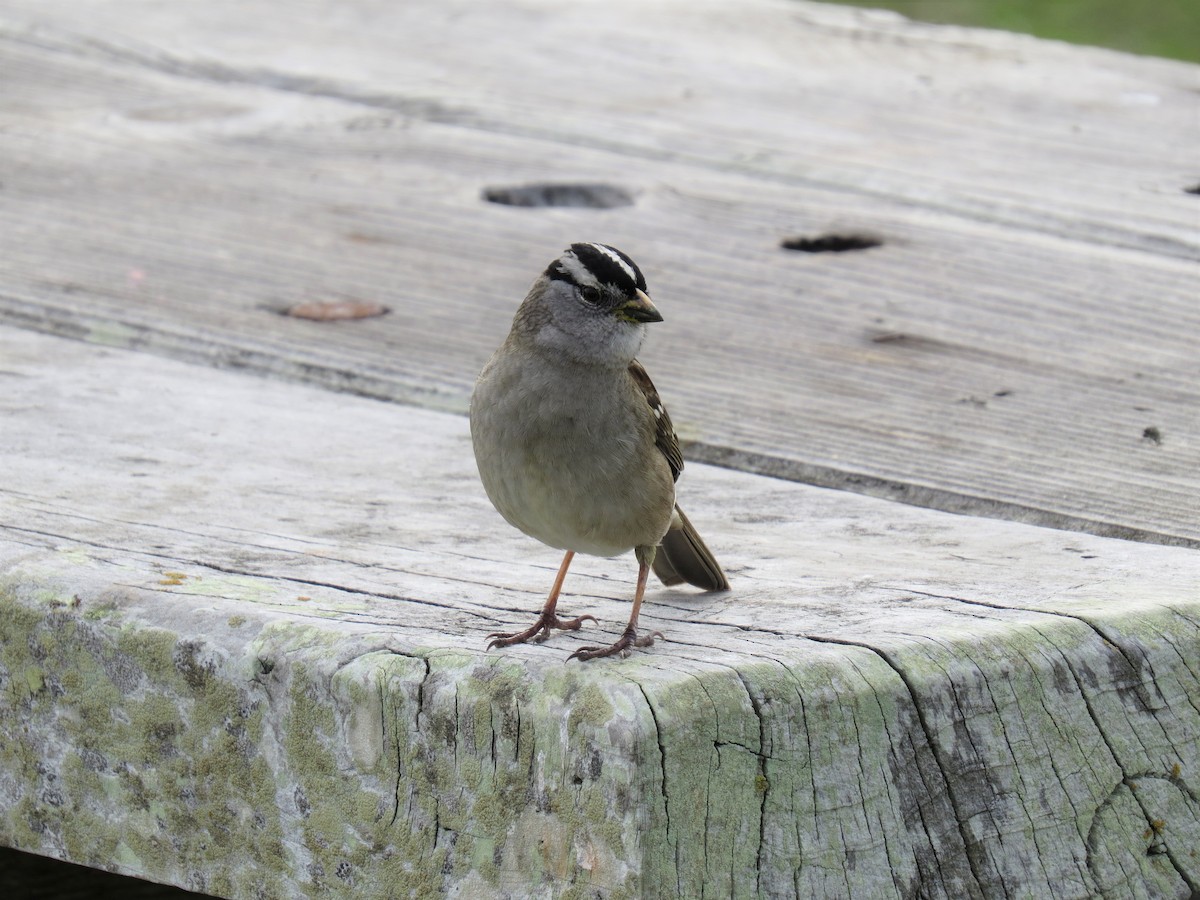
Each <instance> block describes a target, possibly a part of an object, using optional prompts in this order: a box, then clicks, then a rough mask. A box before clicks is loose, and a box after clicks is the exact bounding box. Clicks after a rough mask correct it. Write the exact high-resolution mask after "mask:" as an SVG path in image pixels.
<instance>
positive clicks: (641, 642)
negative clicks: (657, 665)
mask: <svg viewBox="0 0 1200 900" xmlns="http://www.w3.org/2000/svg"><path fill="white" fill-rule="evenodd" d="M656 637H658V638H662V639H663V640H664V641H665V640H666V636H665V635H663V633H662V632H661V631H652V632H650V633H649V634H645V635H642V636H641V637H639V636H638V633H637V629H634V628H626V629H625V633H624V634H622V635H621V637H620V638H618V640H617V642H616V643H615V644H613V645H612V646H611V647H580V648H579V649H578V650H576V651H575V652H574V653H572V654H571V655H570V656H568V657H567V662H570V661H571V660H573V659H577V660H579V661H580V662H587V661H588V660H589V659H600V658H602V657H605V656H617V655H620V656H628V655H629V648H630V647H649V646H651V645H653V644H654V639H655V638H656Z"/></svg>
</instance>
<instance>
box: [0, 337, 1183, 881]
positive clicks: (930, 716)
mask: <svg viewBox="0 0 1200 900" xmlns="http://www.w3.org/2000/svg"><path fill="white" fill-rule="evenodd" d="M0 353H2V354H3V356H2V358H3V359H4V360H5V367H4V371H3V373H0V385H2V386H3V390H0V416H2V417H3V421H4V422H5V423H6V427H5V429H4V431H3V432H2V433H0V471H2V472H4V473H5V478H4V479H3V482H0V609H2V612H3V615H0V638H2V639H0V687H2V689H3V690H2V691H0V712H2V713H3V714H2V715H0V738H2V739H0V842H3V843H4V844H6V845H8V846H16V847H18V848H22V849H26V850H34V851H36V852H40V853H44V854H49V855H53V856H58V857H63V858H69V859H72V860H74V861H76V862H79V863H82V864H87V865H91V866H97V867H102V868H108V869H115V870H117V871H121V872H125V873H128V874H137V875H141V876H143V877H150V878H154V879H156V880H160V881H167V882H170V883H174V884H178V885H181V886H184V887H187V888H189V889H192V890H198V891H203V892H206V893H211V894H214V895H217V896H224V897H232V898H243V897H245V898H250V897H257V896H264V895H266V896H272V897H301V896H311V895H312V894H314V893H321V894H323V895H326V896H332V897H361V896H364V895H376V894H386V893H387V892H388V891H391V892H392V893H393V894H399V895H406V894H408V893H410V892H411V893H415V895H417V896H438V895H440V894H442V893H446V892H449V893H450V894H453V893H455V892H456V891H457V892H458V893H459V894H460V895H462V896H472V897H480V898H487V897H501V896H506V895H517V896H525V895H540V896H547V897H572V896H578V895H579V893H580V892H586V895H587V896H595V895H597V894H598V895H599V896H601V897H603V898H606V900H607V898H624V897H629V898H633V897H673V896H700V895H701V894H704V895H705V896H718V897H738V898H741V897H757V896H778V897H792V896H797V897H805V896H870V897H897V898H900V897H907V896H929V897H947V898H949V897H955V898H958V897H964V896H981V897H991V896H997V897H998V896H1005V895H1007V896H1019V895H1030V896H1056V897H1058V896H1061V897H1087V896H1097V895H1104V894H1110V895H1112V896H1121V895H1130V894H1136V893H1138V892H1139V891H1145V892H1147V893H1149V894H1162V895H1178V894H1179V893H1180V892H1181V891H1183V890H1186V889H1188V887H1189V886H1191V889H1193V890H1194V888H1195V886H1196V884H1197V883H1200V869H1198V868H1197V866H1196V864H1195V860H1194V856H1190V855H1189V854H1190V852H1191V850H1192V849H1194V848H1195V846H1196V845H1197V843H1196V842H1197V838H1198V837H1200V831H1198V830H1197V827H1198V825H1200V803H1197V801H1196V796H1197V785H1196V775H1195V773H1196V772H1197V770H1198V768H1200V755H1198V754H1200V749H1198V748H1200V711H1198V710H1197V709H1196V703H1195V697H1196V696H1198V695H1200V694H1198V692H1200V683H1198V682H1197V672H1200V605H1198V601H1197V598H1198V597H1200V572H1198V570H1197V567H1196V565H1195V554H1194V552H1193V551H1190V550H1185V549H1181V548H1170V547H1157V546H1147V545H1142V544H1135V543H1131V542H1125V541H1115V540H1111V539H1105V538H1099V537H1093V536H1088V535H1067V534H1064V533H1062V532H1057V531H1053V530H1048V529H1041V528H1033V527H1029V526H1026V525H1019V524H1012V523H1005V522H997V521H992V520H987V519H966V518H962V517H958V516H953V515H948V514H946V513H939V512H934V511H929V510H920V509H914V508H911V507H906V506H902V505H898V504H893V503H887V502H884V501H880V500H876V499H873V498H866V497H855V496H851V495H846V494H845V493H842V492H833V491H827V490H821V489H817V488H812V487H808V486H804V485H797V484H790V483H787V482H785V481H780V480H777V479H767V478H762V477H759V476H754V475H748V474H745V473H740V472H733V471H729V470H722V469H717V468H712V467H708V466H703V465H694V466H690V467H689V468H688V470H687V471H686V472H685V473H684V475H683V478H682V479H681V492H682V495H683V497H684V499H685V501H686V503H687V506H688V509H689V512H690V514H691V517H692V519H693V520H694V521H695V523H696V524H697V526H698V527H699V528H700V529H701V531H702V532H703V533H704V536H705V539H706V541H707V542H708V543H709V545H710V546H711V547H713V549H714V550H715V551H716V552H717V554H718V555H719V557H720V559H721V561H722V563H723V564H724V566H725V568H726V570H727V571H728V572H729V575H730V579H731V581H732V582H733V587H734V590H733V592H732V593H728V594H711V595H710V594H700V593H697V592H695V591H691V590H678V589H676V590H671V589H666V588H661V587H654V588H652V589H651V590H650V592H649V594H648V597H647V604H646V606H645V607H644V609H643V619H644V622H645V624H646V627H648V628H654V629H659V630H661V631H663V632H664V633H665V634H666V640H664V641H660V642H659V643H657V644H656V645H655V646H654V647H653V648H649V649H647V650H644V651H640V652H638V653H637V654H635V655H633V656H632V657H630V658H629V659H626V660H605V661H603V662H602V663H601V664H599V665H595V664H589V665H586V666H584V665H576V664H570V665H567V664H565V663H564V659H565V657H566V656H567V655H568V653H569V652H570V651H571V650H572V649H574V648H575V647H576V646H579V645H580V644H581V643H583V642H587V641H591V640H594V639H595V634H596V633H597V632H593V631H592V629H591V628H590V627H589V629H587V631H588V632H590V633H586V634H563V635H556V636H555V637H554V638H553V639H552V640H551V641H550V642H548V643H547V644H543V645H537V646H525V647H518V648H512V649H509V650H505V651H503V652H499V653H484V652H483V649H482V648H483V646H484V644H485V635H486V633H487V632H489V631H491V630H494V629H496V628H503V627H511V626H514V625H519V624H523V623H524V622H526V621H528V620H531V618H532V616H533V615H534V614H535V611H536V609H537V608H538V607H539V605H540V603H541V601H542V598H543V593H544V591H545V590H546V588H547V586H548V585H549V583H550V580H551V578H552V576H553V573H554V569H555V566H556V564H557V559H556V558H555V555H554V554H553V552H552V551H549V550H548V549H547V548H544V547H541V546H540V545H538V544H536V542H533V541H531V540H529V539H527V538H524V537H523V536H521V535H520V534H518V533H516V532H515V531H514V530H513V529H511V528H509V527H508V526H507V525H506V524H505V523H504V522H503V521H502V520H501V519H500V517H499V516H498V515H496V514H495V512H494V511H492V510H491V508H490V506H489V505H488V503H487V500H486V498H485V497H484V495H483V492H482V490H481V488H480V487H479V486H478V484H477V479H476V476H475V473H474V471H473V464H472V461H471V454H470V448H469V437H468V434H467V428H466V423H465V421H464V420H463V419H462V418H461V417H459V416H453V415H447V414H444V413H435V412H430V411H425V410H420V409H417V408H413V407H398V406H393V405H389V404H382V403H375V402H371V401H368V400H365V399H361V398H355V397H346V396H337V395H333V394H330V393H329V392H327V391H322V390H318V389H316V388H312V387H305V386H299V385H292V384H282V383H278V382H272V381H264V380H259V379H255V378H251V377H247V376H245V375H244V374H236V373H226V372H208V373H206V374H205V377H204V378H196V369H195V368H194V367H190V366H186V365H183V364H180V363H176V362H172V361H169V360H164V359H158V358H155V357H153V356H149V355H146V354H138V353H129V352H125V351H116V350H109V349H104V348H96V347H88V346H84V345H81V344H78V343H72V342H68V341H63V340H60V339H56V338H50V337H46V336H41V335H35V334H31V333H29V332H23V331H18V330H14V329H9V328H0ZM234 461H236V462H234ZM634 571H635V566H634V564H633V561H632V559H631V558H629V557H628V556H625V557H623V558H618V559H614V560H598V559H590V558H580V559H579V560H578V561H577V563H576V566H575V567H574V568H573V571H572V573H571V576H570V578H569V579H568V583H567V587H566V591H565V593H564V596H563V600H562V604H561V608H562V609H563V610H564V612H568V613H580V612H592V613H595V614H596V615H597V617H598V618H599V620H600V625H599V626H598V628H597V631H598V633H601V634H605V635H607V634H609V633H611V634H612V635H613V636H615V634H616V630H617V629H619V628H620V627H621V625H622V624H623V622H624V620H625V614H626V613H627V611H628V603H629V598H630V596H631V594H632V590H633V575H634ZM1155 823H1158V824H1157V825H1156V824H1155Z"/></svg>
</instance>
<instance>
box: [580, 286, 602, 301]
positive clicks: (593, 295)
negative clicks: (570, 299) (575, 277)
mask: <svg viewBox="0 0 1200 900" xmlns="http://www.w3.org/2000/svg"><path fill="white" fill-rule="evenodd" d="M579 296H580V297H582V298H583V299H584V300H586V301H587V302H588V303H591V304H592V305H593V306H595V305H596V304H597V303H599V302H600V289H599V288H596V287H592V286H591V285H590V284H585V285H584V286H583V287H581V288H580V289H579Z"/></svg>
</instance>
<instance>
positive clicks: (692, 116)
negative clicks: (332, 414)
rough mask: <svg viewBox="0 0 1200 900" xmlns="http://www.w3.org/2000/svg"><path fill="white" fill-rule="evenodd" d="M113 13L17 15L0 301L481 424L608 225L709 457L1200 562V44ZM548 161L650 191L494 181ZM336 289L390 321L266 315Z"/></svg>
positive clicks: (156, 7) (531, 171) (10, 50)
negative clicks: (559, 196) (801, 244)
mask: <svg viewBox="0 0 1200 900" xmlns="http://www.w3.org/2000/svg"><path fill="white" fill-rule="evenodd" d="M105 9H106V17H105V20H104V22H102V23H101V22H89V23H88V24H87V27H86V28H84V27H82V26H81V24H80V23H79V22H78V21H77V15H76V11H75V8H74V6H73V5H72V4H68V3H60V2H53V0H52V2H45V3H42V2H39V3H38V4H36V5H35V4H32V3H23V2H17V3H13V4H9V7H8V8H7V9H6V12H5V14H4V19H3V22H0V49H2V52H3V53H4V58H5V70H6V73H7V76H6V77H7V79H8V83H9V84H11V85H12V86H13V89H12V90H6V91H5V94H4V98H3V100H2V101H0V116H3V121H4V128H3V130H2V132H0V156H2V158H3V160H4V163H5V169H6V172H7V173H8V174H7V176H6V178H5V182H4V188H3V194H2V197H3V204H2V206H0V227H2V228H3V229H4V235H5V249H6V252H5V255H4V256H5V258H4V259H3V261H2V262H0V317H2V318H3V320H4V321H7V322H10V323H16V324H20V325H22V326H23V327H30V328H36V329H40V330H44V331H49V332H52V333H56V334H62V335H69V336H74V337H80V338H84V339H86V340H90V341H94V342H100V343H112V344H117V345H121V346H133V347H139V348H143V349H150V350H154V351H156V352H162V353H167V354H170V355H175V356H179V357H182V358H185V359H190V360H194V361H202V362H205V363H208V364H215V365H219V366H230V367H238V368H252V369H255V370H257V371H264V372H271V373H274V374H278V375H282V376H285V377H289V378H294V379H301V380H305V381H311V382H314V383H318V384H322V385H324V386H326V387H331V388H334V389H339V390H347V391H352V392H357V393H361V394H365V395H367V396H373V397H383V398H388V399H396V400H402V401H404V402H411V403H417V404H420V405H425V406H429V407H432V408H435V409H449V410H462V409H463V408H464V406H465V397H466V394H467V391H468V390H469V386H470V383H471V380H472V378H473V376H474V373H475V372H476V371H477V369H478V368H479V366H480V365H481V364H482V361H483V360H484V359H486V357H487V355H488V353H489V352H490V350H491V349H492V348H493V347H494V346H495V344H496V343H498V341H499V339H500V337H501V336H502V334H503V332H504V330H505V328H506V323H507V320H508V318H509V316H510V314H511V311H512V310H513V309H514V308H515V306H516V304H517V302H518V301H519V299H520V297H521V296H522V295H523V292H524V291H525V289H526V287H527V285H528V283H529V281H530V280H531V278H532V275H533V274H534V273H536V272H537V271H539V269H540V268H542V267H543V266H544V265H545V263H546V262H547V261H548V259H549V258H551V257H552V256H553V255H554V254H555V253H557V252H558V251H559V249H561V247H563V246H565V245H566V244H567V243H569V242H570V241H573V240H579V239H591V238H597V239H602V240H606V241H608V242H611V243H614V244H616V245H617V246H621V247H622V248H623V249H625V250H626V251H627V252H629V253H630V254H631V255H633V256H634V258H635V259H637V260H638V261H639V263H640V265H641V266H642V268H643V269H644V270H645V271H646V272H647V273H648V276H649V279H650V284H651V289H652V293H653V295H654V296H655V299H656V302H657V303H658V304H659V305H660V307H661V308H662V309H663V311H664V314H665V315H666V317H667V321H666V323H665V324H663V325H662V326H657V327H656V329H655V330H654V331H653V333H652V338H651V342H650V345H649V346H648V348H647V350H646V352H645V354H644V361H645V362H646V364H647V366H648V368H649V369H650V371H651V373H652V375H653V377H654V378H655V381H656V384H658V385H659V387H660V389H661V390H662V392H663V395H664V398H665V399H666V402H667V403H668V405H669V407H670V409H671V412H672V416H673V418H674V419H675V420H676V422H677V425H678V427H679V430H680V433H681V436H683V437H684V438H685V440H687V441H688V452H689V455H690V456H691V457H692V458H693V459H704V460H708V461H711V462H717V463H721V464H723V465H729V466H733V467H737V468H742V469H747V470H750V471H756V472H762V473H769V474H772V475H776V476H780V477H784V478H790V479H794V480H801V481H807V482H810V483H815V484H820V485H826V486H832V487H838V488H843V489H850V490H856V491H861V492H866V493H872V494H875V495H879V496H885V497H888V498H890V499H896V500H903V501H906V502H910V503H916V504H919V505H926V506H933V507H937V508H942V509H948V510H954V511H962V512H968V513H972V514H984V515H994V516H1000V517H1004V518H1011V519H1017V520H1022V521H1027V522H1034V523H1038V524H1048V525H1053V526H1056V527H1063V528H1070V529H1077V530H1083V531H1091V532H1095V533H1101V534H1110V535H1117V536H1122V537H1130V538H1136V539H1142V540H1151V541H1158V542H1162V543H1178V544H1183V545H1187V546H1191V547H1196V546H1200V520H1198V519H1197V517H1196V515H1195V509H1196V504H1197V499H1198V497H1200V485H1198V483H1197V478H1198V476H1197V472H1200V388H1198V387H1197V385H1198V384H1200V381H1198V377H1200V354H1197V353H1196V347H1197V342H1198V339H1200V309H1198V307H1197V304H1196V302H1195V299H1196V284H1197V278H1196V276H1197V267H1196V262H1197V260H1200V205H1198V204H1197V202H1196V197H1195V196H1194V195H1191V194H1187V193H1185V192H1184V190H1183V188H1184V187H1186V186H1188V185H1190V184H1192V183H1194V182H1195V178H1196V173H1195V171H1194V169H1190V168H1189V166H1192V164H1193V161H1192V160H1191V159H1190V157H1189V156H1188V152H1189V151H1188V148H1190V147H1193V146H1195V145H1196V144H1197V142H1198V141H1200V133H1197V127H1198V125H1197V123H1198V121H1200V120H1197V118H1196V116H1195V115H1194V110H1195V108H1196V103H1197V100H1196V97H1197V94H1196V89H1197V87H1198V86H1200V76H1198V74H1197V73H1198V70H1197V67H1194V66H1188V65H1186V64H1181V63H1172V62H1167V61H1162V60H1152V59H1140V58H1135V57H1127V56H1122V55H1119V54H1113V53H1109V52H1107V51H1100V50H1091V49H1085V48H1070V47H1065V46H1060V45H1056V44H1050V43H1046V42H1038V41H1034V40H1032V39H1028V38H1022V37H1018V36H1013V35H1003V34H999V33H989V32H976V31H967V30H960V29H945V28H934V27H930V26H923V25H917V24H912V23H905V22H903V21H902V20H899V19H896V18H894V17H889V16H883V15H877V14H867V13H862V12H860V11H852V10H839V9H834V8H829V7H822V6H818V5H813V4H803V3H774V2H755V3H752V4H746V5H739V7H738V9H737V11H736V12H734V11H732V10H728V9H725V8H724V7H723V6H721V5H720V4H705V3H700V4H687V5H686V6H683V5H679V4H674V3H658V4H651V5H648V6H647V5H644V4H633V3H607V4H603V5H602V6H597V5H594V4H586V5H582V6H579V7H570V8H567V9H559V8H558V7H557V6H556V7H554V12H553V14H547V9H548V7H546V6H544V5H542V4H540V3H535V2H530V3H524V4H520V5H511V4H510V5H504V6H500V7H494V8H493V7H491V6H485V5H475V4H459V5H455V6H442V5H436V4H406V5H404V7H403V8H396V9H392V8H390V7H387V6H386V5H380V4H372V3H366V2H361V3H354V4H346V3H338V4H331V3H311V4H305V5H303V6H302V7H300V8H299V9H298V10H297V11H296V15H295V16H294V17H293V16H289V17H288V18H287V20H286V22H285V21H283V20H281V19H279V18H278V17H276V16H270V15H264V16H251V17H248V18H249V19H250V20H251V21H243V19H245V18H247V17H244V16H242V15H241V14H240V13H237V12H236V10H235V9H234V7H233V6H232V5H231V4H228V3H214V4H209V5H206V7H205V9H204V10H203V11H198V10H189V11H188V12H187V19H186V21H183V20H182V19H181V15H182V13H181V11H180V9H173V8H172V7H171V6H170V5H162V4H148V3H138V2H132V0H122V2H118V3H110V4H107V5H106V7H105ZM238 9H241V7H238ZM235 14H236V16H237V19H238V22H239V25H238V27H237V28H230V27H228V22H229V21H230V19H229V17H230V16H232V15H235ZM667 35H669V37H670V39H669V40H667V39H665V36H667ZM581 40H582V41H586V43H587V46H588V48H589V51H590V52H586V53H584V52H573V51H569V50H568V49H567V48H570V47H573V46H574V45H575V44H577V43H578V42H579V41H581ZM514 47H516V48H518V49H519V51H520V52H518V53H516V54H515V56H514ZM601 48H602V49H601ZM598 50H600V52H596V51H598ZM514 58H515V59H519V60H521V64H514V63H513V60H514ZM538 182H551V183H568V184H569V183H580V182H582V183H601V184H603V183H611V184H614V185H617V186H619V187H623V188H625V189H627V190H629V191H630V192H632V193H633V195H634V197H635V201H636V202H635V204H634V205H633V206H628V207H622V208H613V209H580V208H565V209H528V208H514V207H504V206H498V205H495V204H489V203H486V202H484V201H483V200H482V199H481V196H482V192H483V191H484V190H485V189H486V188H488V187H494V186H497V185H500V186H503V185H519V184H527V183H538ZM860 231H861V232H866V233H870V234H874V235H878V236H879V237H881V238H882V241H883V245H882V246H880V247H877V248H874V249H869V250H864V251H859V252H851V253H844V254H834V253H826V254H812V255H810V254H803V253H795V252H789V251H785V250H782V249H781V248H780V247H779V243H780V241H781V240H782V239H784V238H787V237H791V236H796V235H801V236H804V235H808V236H820V235H823V234H829V233H840V232H850V233H854V232H860ZM326 301H364V302H368V303H375V302H379V303H383V304H384V305H386V306H388V307H390V308H391V309H392V311H393V312H392V314H391V315H389V316H387V317H385V318H383V319H380V320H372V321H370V322H362V323H339V324H336V325H333V324H330V323H325V324H314V323H306V322H296V321H291V320H288V319H285V318H283V317H280V316H277V315H275V312H277V311H279V310H282V309H284V308H286V307H289V306H291V305H293V304H295V303H298V302H326ZM1147 429H1151V431H1150V434H1155V433H1157V435H1158V436H1159V439H1158V440H1154V439H1151V438H1147V437H1144V435H1146V434H1147Z"/></svg>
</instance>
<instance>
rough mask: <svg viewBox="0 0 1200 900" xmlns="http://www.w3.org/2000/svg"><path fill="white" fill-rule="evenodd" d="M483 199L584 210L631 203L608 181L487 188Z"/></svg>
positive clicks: (509, 204)
mask: <svg viewBox="0 0 1200 900" xmlns="http://www.w3.org/2000/svg"><path fill="white" fill-rule="evenodd" d="M483 199H484V200H486V201H487V202H488V203H499V204H501V205H502V206H573V207H581V208H584V209H613V208H614V207H617V206H632V205H633V197H632V196H631V195H630V194H629V192H628V191H625V190H623V189H621V188H619V187H614V186H613V185H611V184H525V185H517V186H514V187H488V188H484V189H483Z"/></svg>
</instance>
